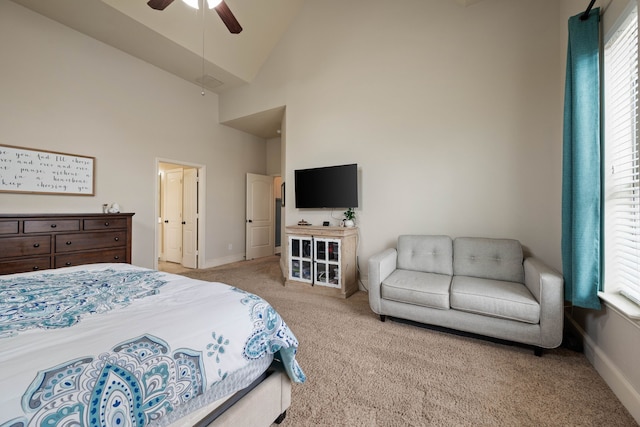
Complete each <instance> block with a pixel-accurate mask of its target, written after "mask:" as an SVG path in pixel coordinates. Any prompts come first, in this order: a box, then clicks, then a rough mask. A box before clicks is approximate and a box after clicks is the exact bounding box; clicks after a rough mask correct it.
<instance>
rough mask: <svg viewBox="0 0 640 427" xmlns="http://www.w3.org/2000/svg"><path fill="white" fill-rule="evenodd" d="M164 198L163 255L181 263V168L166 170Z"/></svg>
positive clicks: (169, 259) (167, 258) (168, 259)
mask: <svg viewBox="0 0 640 427" xmlns="http://www.w3.org/2000/svg"><path fill="white" fill-rule="evenodd" d="M164 200H165V203H164V209H165V212H164V244H165V247H164V256H165V259H166V260H167V261H169V262H177V263H182V169H171V170H168V171H167V173H166V179H165V199H164Z"/></svg>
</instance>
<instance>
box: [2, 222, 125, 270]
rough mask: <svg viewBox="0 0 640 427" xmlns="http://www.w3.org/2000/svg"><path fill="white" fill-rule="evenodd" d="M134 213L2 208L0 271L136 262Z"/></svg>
mask: <svg viewBox="0 0 640 427" xmlns="http://www.w3.org/2000/svg"><path fill="white" fill-rule="evenodd" d="M133 215H134V214H133V213H118V214H0V274H12V273H23V272H27V271H36V270H46V269H49V268H60V267H70V266H73V265H80V264H93V263H100V262H125V263H131V231H132V217H133Z"/></svg>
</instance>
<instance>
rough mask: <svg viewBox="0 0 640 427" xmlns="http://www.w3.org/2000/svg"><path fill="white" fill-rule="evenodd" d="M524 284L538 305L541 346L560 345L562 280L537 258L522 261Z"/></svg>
mask: <svg viewBox="0 0 640 427" xmlns="http://www.w3.org/2000/svg"><path fill="white" fill-rule="evenodd" d="M524 284H525V286H526V287H527V288H528V289H529V291H530V292H531V293H532V294H533V296H534V297H535V298H536V299H537V300H538V303H539V304H540V329H541V334H542V337H541V344H542V345H541V346H542V347H545V348H555V347H558V346H559V345H560V344H562V328H563V321H564V308H563V306H564V279H563V278H562V275H561V274H560V273H558V272H557V271H555V270H554V269H552V268H550V267H548V266H547V265H545V264H544V263H543V262H542V261H541V260H539V259H537V258H533V257H530V258H527V259H525V260H524Z"/></svg>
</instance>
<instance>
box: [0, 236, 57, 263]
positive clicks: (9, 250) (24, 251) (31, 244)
mask: <svg viewBox="0 0 640 427" xmlns="http://www.w3.org/2000/svg"><path fill="white" fill-rule="evenodd" d="M49 253H51V237H49V236H30V237H3V238H2V239H0V258H16V257H19V256H31V255H48V254H49Z"/></svg>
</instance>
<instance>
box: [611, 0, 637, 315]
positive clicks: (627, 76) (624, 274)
mask: <svg viewBox="0 0 640 427" xmlns="http://www.w3.org/2000/svg"><path fill="white" fill-rule="evenodd" d="M638 130H639V129H638V18H637V6H636V2H635V1H633V2H631V5H630V7H629V8H628V10H627V11H625V13H623V16H622V17H621V19H620V20H619V23H618V25H616V27H615V28H614V29H613V31H612V33H611V36H610V37H608V39H607V40H605V46H604V170H603V178H604V242H605V246H604V254H605V261H604V262H605V264H604V272H605V276H604V284H605V291H606V292H607V293H618V292H619V293H622V294H623V295H625V296H627V297H631V299H632V300H633V298H634V295H635V298H637V299H639V300H640V158H639V155H640V152H639V148H640V147H639V145H638V144H639V141H638ZM638 305H640V301H638Z"/></svg>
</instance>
